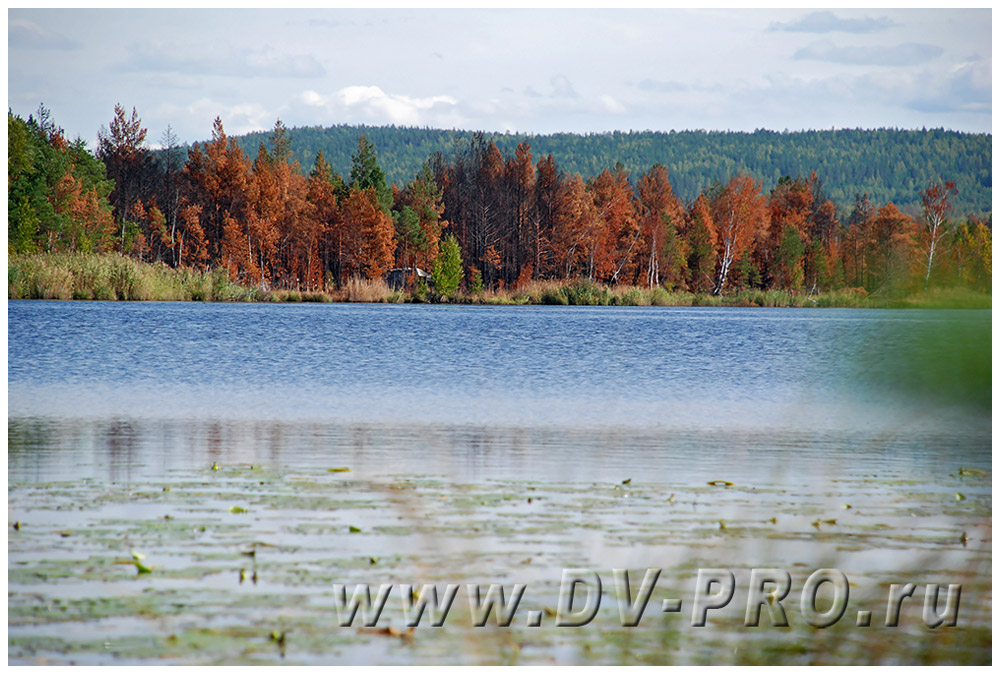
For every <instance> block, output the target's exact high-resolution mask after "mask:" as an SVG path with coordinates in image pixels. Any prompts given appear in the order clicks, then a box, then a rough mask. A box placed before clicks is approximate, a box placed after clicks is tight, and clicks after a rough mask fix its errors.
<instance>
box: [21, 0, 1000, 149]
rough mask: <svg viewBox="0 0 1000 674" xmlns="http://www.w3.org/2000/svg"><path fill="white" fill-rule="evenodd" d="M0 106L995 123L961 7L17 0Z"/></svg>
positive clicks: (778, 123)
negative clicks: (179, 5)
mask: <svg viewBox="0 0 1000 674" xmlns="http://www.w3.org/2000/svg"><path fill="white" fill-rule="evenodd" d="M7 56H8V85H7V86H8V90H7V101H8V103H7V104H8V107H9V108H10V109H11V110H12V111H13V112H14V113H15V114H18V115H21V116H22V117H27V116H28V115H29V114H32V113H34V112H35V111H36V110H37V109H38V106H39V104H40V103H43V104H44V105H45V106H46V107H47V108H48V109H49V110H50V111H51V114H52V118H53V120H54V121H55V122H56V124H58V125H59V126H61V127H63V129H65V131H66V133H67V135H68V136H69V137H71V138H76V137H80V138H83V139H84V140H85V141H87V142H88V144H90V145H91V147H93V145H94V143H95V142H96V138H97V133H98V129H99V128H100V127H101V126H102V125H107V124H108V122H109V121H110V120H111V118H112V116H113V112H114V106H115V104H116V103H121V104H122V105H123V106H125V108H126V109H127V110H129V111H131V108H133V107H134V108H136V110H137V112H138V114H139V116H140V117H141V119H142V121H143V124H144V126H146V127H147V128H148V130H149V132H148V136H147V140H148V141H149V142H150V144H151V145H152V146H154V147H155V146H157V145H158V143H159V141H160V139H161V138H162V134H163V132H164V130H165V129H166V128H167V126H168V125H169V126H170V127H171V128H172V129H173V131H174V132H175V133H176V134H177V136H178V137H179V139H180V141H181V142H195V141H199V140H204V139H206V138H208V137H210V136H211V130H212V122H213V120H214V119H215V118H216V117H217V116H218V117H221V118H222V121H223V124H224V127H225V130H226V132H227V133H228V134H230V135H233V134H242V133H246V132H249V131H258V130H265V129H270V128H272V127H273V126H274V122H275V120H276V119H279V118H280V119H281V120H282V121H283V122H284V124H285V126H288V127H295V126H312V125H320V126H330V125H333V124H355V123H364V124H396V125H399V126H421V127H423V126H428V127H435V128H445V129H452V128H457V129H471V130H485V131H512V132H514V131H519V132H531V133H555V132H563V131H569V132H578V133H588V132H603V131H612V130H623V131H627V130H647V129H649V130H661V131H669V130H671V129H674V130H686V129H710V130H726V129H729V130H741V131H752V130H754V129H758V128H766V129H773V130H777V131H782V130H786V129H787V130H801V129H829V128H832V127H837V128H856V127H861V128H875V127H896V128H921V127H928V128H932V127H944V128H946V129H955V130H959V131H969V132H988V133H992V100H993V95H992V84H991V82H992V13H991V10H990V9H972V10H958V9H953V10H898V9H886V10H879V9H871V10H852V9H833V10H820V9H803V10H793V9H787V10H679V9H642V10H593V9H579V10H570V9H551V10H480V9H465V10H462V9H438V10H431V9H426V10H419V9H378V10H375V9H372V10H347V9H334V10H250V9H232V10H197V9H183V10H139V9H135V10H127V9H105V10H65V9H63V10H53V9H47V10H46V9H42V10H24V9H9V10H8V14H7Z"/></svg>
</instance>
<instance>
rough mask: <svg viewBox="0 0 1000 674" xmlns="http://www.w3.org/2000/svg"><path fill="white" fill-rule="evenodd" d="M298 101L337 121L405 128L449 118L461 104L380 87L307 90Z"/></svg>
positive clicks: (446, 99) (436, 97)
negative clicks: (344, 120)
mask: <svg viewBox="0 0 1000 674" xmlns="http://www.w3.org/2000/svg"><path fill="white" fill-rule="evenodd" d="M299 99H300V101H301V102H302V103H304V104H305V105H307V106H310V107H314V108H321V109H322V110H323V111H324V112H326V113H327V114H329V115H331V116H333V117H334V118H336V119H338V121H339V120H340V118H347V119H349V120H354V119H360V120H367V123H374V124H378V123H390V124H399V125H403V126H420V125H422V124H428V123H429V122H430V121H431V120H432V119H438V118H440V117H442V116H447V115H448V113H450V112H453V111H454V109H455V108H456V106H457V105H458V101H457V100H455V99H454V98H452V97H451V96H445V95H438V96H427V97H423V98H419V97H413V96H407V95H405V94H392V93H386V92H385V91H383V90H382V89H381V88H380V87H377V86H350V87H344V88H343V89H340V90H339V91H336V92H334V93H332V94H328V95H323V94H320V93H318V92H316V91H312V90H308V91H305V92H303V93H302V95H301V96H300V97H299ZM442 113H443V114H442Z"/></svg>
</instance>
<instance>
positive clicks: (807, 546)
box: [7, 302, 992, 664]
mask: <svg viewBox="0 0 1000 674" xmlns="http://www.w3.org/2000/svg"><path fill="white" fill-rule="evenodd" d="M8 319H9V320H8V325H9V328H8V340H9V350H8V453H7V457H8V482H9V485H10V487H9V491H8V512H9V517H10V518H11V519H12V520H13V521H16V522H17V523H18V525H19V528H18V529H16V530H11V531H13V532H14V533H11V535H9V536H8V558H9V562H8V575H9V591H10V596H9V600H8V609H9V611H10V615H11V617H10V618H9V630H8V631H9V636H8V639H9V643H10V646H9V657H10V658H11V660H12V662H18V663H22V662H32V661H33V658H35V657H40V656H39V654H41V656H43V657H45V658H49V659H53V658H54V659H55V660H56V661H58V662H64V661H66V660H67V659H73V658H78V659H77V660H75V661H78V662H95V663H109V662H158V661H160V660H161V658H167V661H170V662H230V663H231V662H248V663H249V662H253V663H260V662H276V661H281V660H279V658H283V657H284V656H285V655H286V654H285V650H284V649H282V650H281V652H280V654H279V652H278V650H277V649H276V648H274V647H273V644H271V643H270V642H269V641H268V637H267V635H268V634H270V633H271V631H272V630H273V629H280V630H291V632H290V634H293V635H294V636H293V637H291V638H290V640H289V646H288V657H289V660H290V661H293V662H304V663H312V664H315V663H329V662H338V663H346V662H356V663H384V662H403V663H430V662H473V663H482V662H487V663H496V662H533V663H551V662H612V663H619V664H624V663H630V662H635V661H644V662H651V663H663V664H670V663H690V662H714V661H717V660H716V658H717V657H719V656H718V654H719V653H725V654H726V656H725V659H726V661H729V662H737V663H741V662H743V663H745V662H751V663H752V662H757V661H763V662H798V661H805V662H830V661H834V662H869V661H880V662H912V661H927V660H929V661H945V662H966V661H973V662H981V661H983V658H984V657H985V658H987V659H988V657H989V656H988V649H984V648H983V644H982V643H981V642H982V641H983V640H984V639H985V641H986V643H987V645H988V642H989V634H988V627H989V616H988V614H989V608H990V596H991V585H990V582H991V581H990V576H989V571H988V569H989V568H990V565H991V561H992V560H991V545H992V529H991V512H992V494H991V490H990V485H989V473H991V471H992V459H991V429H992V419H991V416H990V410H989V401H990V394H989V375H988V374H986V373H987V372H988V371H989V363H990V346H989V345H990V312H925V311H852V310H817V311H811V310H764V309H753V310H740V309H666V308H664V309H661V308H634V309H616V308H608V307H601V308H593V309H590V308H576V307H560V308H537V307H528V308H495V307H437V306H434V307H426V306H425V307H420V306H329V305H313V306H267V305H199V304H122V303H107V304H103V303H82V302H81V303H46V302H31V303H29V302H10V303H8ZM213 466H214V467H215V468H217V470H214V469H213ZM337 467H349V468H350V469H351V470H350V472H337V473H331V472H329V469H331V468H337ZM714 480H725V481H729V482H733V483H735V484H734V485H733V486H732V487H731V488H728V487H727V488H716V487H711V486H708V485H707V484H706V483H707V482H709V481H714ZM233 506H239V507H240V508H242V509H245V510H246V511H247V512H245V513H240V512H239V511H235V512H234V511H232V510H230V509H231V508H232V507H233ZM21 524H23V525H24V526H23V527H21V526H20V525H21ZM355 529H357V531H355ZM9 533H10V532H9ZM132 549H141V550H142V551H143V552H144V553H145V554H147V556H148V557H149V559H150V561H149V563H150V564H152V565H154V566H156V567H157V570H156V572H154V573H153V574H151V575H147V576H137V575H136V571H135V569H134V568H133V567H132V566H131V562H130V561H129V560H130V559H131V557H130V551H131V550H132ZM248 549H252V550H253V551H254V555H253V556H252V557H250V558H248V557H247V553H248ZM248 559H250V560H252V566H248V565H249V564H250V563H251V562H250V561H248ZM122 562H124V565H123V564H122ZM835 565H840V566H842V567H843V568H844V569H845V570H846V572H848V574H849V576H850V577H851V579H852V581H856V582H857V584H858V585H857V587H858V590H857V593H858V594H857V595H856V598H855V600H854V601H860V602H862V604H861V605H865V604H864V603H863V602H864V601H868V600H871V601H872V602H874V603H873V604H871V606H875V605H879V606H883V608H882V609H880V610H884V602H885V599H884V596H883V594H882V593H883V590H884V588H885V584H886V583H889V582H902V581H909V580H913V581H914V582H924V581H926V582H962V583H965V588H966V590H965V591H964V593H963V598H962V602H963V606H964V607H967V610H968V613H966V614H965V615H966V616H967V619H968V620H969V623H968V625H969V627H970V628H971V629H972V631H971V632H960V633H958V634H959V637H956V638H957V639H958V641H957V643H956V642H953V641H948V639H950V638H951V637H948V636H947V634H945V636H943V637H942V636H941V633H940V631H939V632H937V633H934V635H933V639H932V641H933V643H932V644H931V645H930V646H926V648H929V649H930V651H928V652H929V653H930V654H931V655H930V656H928V657H927V658H924V656H923V655H915V651H914V650H913V649H912V648H910V647H909V646H908V645H907V643H906V642H905V639H902V637H900V636H899V634H902V635H904V636H905V635H906V634H910V635H911V637H912V634H913V633H912V632H900V633H898V634H897V633H894V635H895V636H894V635H886V634H885V633H884V632H879V633H877V635H876V636H875V641H876V642H877V643H878V644H879V645H881V646H884V647H885V648H883V651H880V652H882V653H883V655H881V656H879V657H878V658H876V657H875V656H874V655H872V653H874V652H875V651H873V650H872V641H871V639H868V640H867V641H866V640H865V634H866V633H865V632H863V631H862V632H860V633H858V632H856V631H855V632H852V633H851V635H850V637H848V635H846V634H845V633H837V634H836V635H835V636H831V637H829V639H828V638H827V635H825V634H824V635H817V634H816V633H814V632H815V631H812V632H802V631H801V630H793V631H791V632H789V633H787V634H785V635H784V636H780V637H776V636H775V631H773V630H772V631H771V632H768V633H764V632H761V633H757V632H754V633H752V634H747V633H745V632H744V633H741V632H739V631H734V630H733V628H732V626H733V625H734V624H736V622H734V621H737V620H738V619H740V616H736V617H733V618H732V619H721V620H720V621H719V622H718V624H719V625H722V626H723V627H720V628H719V629H717V630H713V631H704V632H697V631H694V632H692V630H690V629H689V628H688V629H687V630H681V631H680V632H678V631H676V629H675V628H669V629H668V628H665V627H664V625H666V624H668V623H666V622H662V621H659V622H650V623H649V626H648V628H645V629H643V630H622V628H621V627H620V625H617V626H616V625H615V624H614V623H615V620H614V619H611V620H610V622H607V621H604V622H600V621H599V623H600V627H599V628H595V629H592V630H589V631H587V630H579V631H575V630H570V631H567V630H555V632H547V631H538V632H532V631H531V630H530V629H529V630H528V633H527V634H525V633H524V630H525V628H524V627H523V625H522V626H521V627H520V630H513V629H512V630H511V631H510V632H509V633H501V634H498V633H496V632H495V631H491V632H489V634H488V636H484V634H485V633H484V632H482V631H480V632H475V631H474V633H473V634H472V635H470V634H469V633H468V632H467V631H462V630H458V631H457V632H456V631H454V630H452V631H448V630H445V631H440V632H434V631H433V630H432V631H431V633H430V634H428V633H426V632H424V633H420V634H421V636H420V637H419V638H418V639H417V641H416V643H415V644H410V645H405V646H404V645H399V644H396V643H395V642H391V645H390V644H389V643H387V642H386V641H385V639H386V637H384V636H380V635H377V634H376V635H368V634H364V635H359V633H357V632H355V631H353V630H349V631H344V630H341V629H339V628H338V627H336V626H335V625H334V624H333V623H332V620H333V617H332V615H333V614H332V612H331V610H330V606H331V601H332V600H331V596H330V587H331V585H332V583H334V582H344V583H363V582H372V583H376V584H377V583H380V582H397V583H398V582H423V581H424V580H428V579H432V580H435V581H439V582H464V581H470V582H471V581H473V580H474V581H476V582H481V581H482V582H495V581H496V582H501V581H502V582H530V583H532V585H531V587H532V593H531V596H532V598H533V599H534V600H535V601H536V603H535V604H534V605H533V607H534V608H537V609H541V608H543V607H546V608H547V607H551V606H552V605H553V604H554V602H555V596H554V594H555V592H556V590H557V588H556V587H555V583H557V582H558V579H559V577H560V572H561V569H562V568H565V567H573V566H578V567H591V568H598V569H610V568H612V567H621V568H625V567H627V568H630V569H644V568H647V567H662V568H664V570H665V572H664V573H665V578H666V577H669V578H670V582H671V583H673V587H674V588H677V587H682V588H687V589H688V590H690V588H689V585H690V582H691V573H692V569H695V568H697V567H698V566H732V567H735V568H737V569H742V570H741V571H739V573H743V571H746V569H745V568H744V567H749V566H775V567H782V568H784V567H787V568H789V569H790V570H791V571H792V573H793V577H794V578H795V582H796V583H797V584H798V586H800V585H801V582H802V580H803V574H804V573H806V572H807V571H808V570H811V569H814V568H821V567H824V566H835ZM250 569H252V570H253V572H254V573H257V572H258V571H259V583H257V582H254V583H249V582H245V578H246V577H248V576H247V573H248V572H249V571H248V570H250ZM743 575H745V574H743ZM903 576H906V577H905V578H904V577H903ZM925 576H926V577H925ZM740 577H741V578H742V576H740ZM740 582H741V583H743V582H744V580H741V581H740ZM685 583H687V584H685ZM852 592H855V590H853V589H852ZM687 596H688V597H690V592H688V595H687ZM108 597H114V598H118V599H115V600H114V601H111V603H110V605H109V604H108V602H109V601H110V600H108ZM658 600H659V597H657V599H656V600H654V603H655V602H656V601H658ZM609 601H610V600H609ZM879 602H881V603H879ZM914 605H915V606H917V608H916V609H914V610H915V611H917V617H912V616H911V619H912V620H919V605H917V604H916V603H915V604H914ZM178 607H183V609H181V608H178ZM609 610H611V611H612V614H611V615H612V618H614V615H613V608H609ZM963 610H966V609H963ZM735 613H739V610H735ZM735 613H734V615H735ZM122 616H124V617H125V618H127V619H125V620H123V619H122ZM660 618H662V617H660ZM727 620H728V622H727ZM459 622H460V621H459ZM521 622H522V623H523V621H521ZM800 623H801V621H800ZM206 625H208V626H211V628H209V627H206ZM501 632H503V631H502V630H501ZM108 634H111V635H113V637H114V638H113V639H111V641H113V642H114V643H113V645H112V646H109V647H107V648H106V647H105V646H104V644H105V640H106V639H108V638H109V637H108V636H107V635H108ZM871 634H875V632H872V633H871ZM921 634H922V636H921V638H922V639H925V641H924V642H922V643H925V644H929V643H931V642H930V641H926V639H927V638H928V637H927V635H926V634H923V633H919V634H918V636H920V635H921ZM984 634H985V637H984V636H983V635H984ZM261 635H263V637H261ZM679 635H680V636H679ZM970 635H971V636H970ZM209 637H210V638H211V639H212V641H210V642H206V641H205V639H207V638H209ZM890 637H891V638H890ZM776 638H777V639H779V641H780V640H781V639H784V640H785V642H783V643H780V644H777V645H775V644H774V643H772V642H771V641H770V640H773V639H776ZM831 639H832V641H830V640H831ZM942 639H944V640H943V641H942ZM741 640H746V641H748V642H750V643H749V646H748V647H747V648H744V647H743V645H740V646H739V648H737V647H736V644H737V643H739V644H742V641H741ZM894 640H895V641H894ZM897 642H898V643H897ZM512 643H513V644H514V645H515V646H516V648H515V647H514V646H512V645H511V644H512ZM764 643H766V644H767V645H768V648H771V649H777V650H770V651H769V650H767V649H763V650H761V648H759V646H761V644H764ZM848 643H849V644H853V645H851V646H850V648H848V647H847V646H844V644H848ZM885 644H895V645H892V646H891V647H889V646H885ZM397 646H399V647H398V648H397ZM845 648H846V649H847V650H844V649H845ZM852 649H853V650H852ZM876 650H877V649H876ZM760 653H763V655H760V658H761V659H760V660H755V659H754V658H755V657H757V655H755V654H760ZM768 653H770V655H768ZM984 653H985V655H984ZM713 654H714V655H713ZM833 655H835V656H836V657H832V658H831V656H833ZM795 657H799V658H800V660H795ZM914 658H916V659H914Z"/></svg>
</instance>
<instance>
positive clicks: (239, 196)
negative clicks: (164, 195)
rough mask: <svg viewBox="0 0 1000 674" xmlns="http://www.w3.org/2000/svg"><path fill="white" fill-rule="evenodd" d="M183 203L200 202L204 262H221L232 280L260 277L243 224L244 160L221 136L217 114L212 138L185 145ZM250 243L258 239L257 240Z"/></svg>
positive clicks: (247, 191)
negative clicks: (189, 146) (208, 140)
mask: <svg viewBox="0 0 1000 674" xmlns="http://www.w3.org/2000/svg"><path fill="white" fill-rule="evenodd" d="M184 173H185V176H186V178H187V196H186V199H185V203H186V204H191V205H197V206H201V212H200V214H199V224H200V226H201V228H202V230H203V232H204V235H205V241H206V243H207V244H208V246H209V249H208V254H209V260H210V262H212V263H214V264H219V265H221V266H224V267H226V268H227V270H228V271H229V275H230V278H232V279H233V280H244V281H245V280H249V281H251V282H257V281H259V280H260V268H259V267H258V266H257V264H256V262H255V260H256V259H257V257H258V255H257V254H255V251H254V250H253V249H252V248H251V246H253V245H254V243H255V242H254V241H252V240H250V239H248V236H247V233H248V232H247V226H248V220H249V217H248V215H249V211H250V207H251V203H250V201H251V196H252V194H251V175H250V164H249V161H248V160H247V158H246V155H244V154H243V151H242V150H241V149H240V148H239V146H238V145H237V144H236V141H235V140H233V139H231V138H227V136H226V133H225V130H224V129H223V127H222V120H221V119H220V118H218V117H216V118H215V122H214V124H213V127H212V140H211V142H209V143H206V144H205V146H204V148H202V147H201V146H199V145H198V144H197V143H196V144H195V145H194V147H192V148H191V149H190V150H189V151H188V161H187V165H186V166H185V167H184ZM256 244H257V245H258V248H259V245H260V242H259V241H256Z"/></svg>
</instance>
